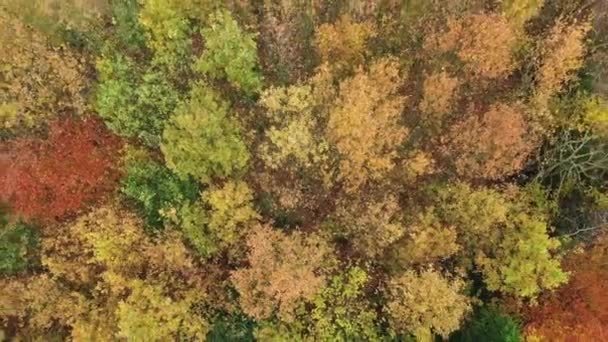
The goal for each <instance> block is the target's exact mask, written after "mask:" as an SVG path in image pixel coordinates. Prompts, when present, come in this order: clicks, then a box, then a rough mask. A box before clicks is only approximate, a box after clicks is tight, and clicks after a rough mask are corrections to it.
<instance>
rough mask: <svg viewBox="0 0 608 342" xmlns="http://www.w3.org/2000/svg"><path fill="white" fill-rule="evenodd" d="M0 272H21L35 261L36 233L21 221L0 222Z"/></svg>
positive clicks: (36, 248) (37, 240)
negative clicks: (11, 222) (12, 222)
mask: <svg viewBox="0 0 608 342" xmlns="http://www.w3.org/2000/svg"><path fill="white" fill-rule="evenodd" d="M0 224H1V225H0V274H3V275H13V274H16V273H19V272H23V271H25V270H27V269H28V267H30V266H32V265H33V264H35V263H36V262H37V261H36V260H37V250H38V244H39V239H38V233H37V231H36V230H35V229H33V228H32V227H29V226H27V225H25V224H22V223H16V224H9V223H8V222H6V220H5V219H3V222H1V223H0Z"/></svg>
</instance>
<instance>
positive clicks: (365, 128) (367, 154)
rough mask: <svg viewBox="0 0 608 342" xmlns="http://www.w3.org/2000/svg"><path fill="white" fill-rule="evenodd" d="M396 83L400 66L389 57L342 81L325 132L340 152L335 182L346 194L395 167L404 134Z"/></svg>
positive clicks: (399, 96) (405, 131)
mask: <svg viewBox="0 0 608 342" xmlns="http://www.w3.org/2000/svg"><path fill="white" fill-rule="evenodd" d="M399 84H400V82H399V68H398V65H397V63H396V62H395V61H394V60H392V59H380V60H378V61H376V62H374V63H373V64H372V65H371V66H370V68H369V70H363V69H359V70H358V71H357V73H356V75H355V76H353V77H352V78H349V79H346V80H344V81H342V82H341V83H340V87H339V94H340V96H339V97H338V99H337V101H336V103H335V105H334V106H333V108H332V109H331V110H330V112H329V119H328V123H327V131H326V134H327V138H328V140H329V141H330V143H331V144H332V145H333V146H335V148H336V149H337V151H338V153H339V159H340V162H339V167H340V171H339V177H338V178H339V180H341V181H342V182H343V183H344V185H345V188H346V190H347V191H348V192H351V193H352V192H355V191H356V190H357V189H359V187H361V186H362V185H364V184H365V183H366V182H367V181H368V180H374V179H379V178H381V177H382V176H383V175H385V174H386V173H387V172H388V171H390V170H391V169H392V168H393V166H394V162H393V159H394V158H395V157H396V156H397V148H398V146H399V145H400V144H401V143H402V142H403V141H404V139H405V137H406V136H407V129H406V128H405V127H403V126H402V125H401V124H400V122H399V119H400V115H401V112H402V111H403V106H404V102H405V98H404V97H403V96H402V95H400V94H399V93H398V91H397V90H398V88H399Z"/></svg>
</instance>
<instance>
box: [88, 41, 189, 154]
mask: <svg viewBox="0 0 608 342" xmlns="http://www.w3.org/2000/svg"><path fill="white" fill-rule="evenodd" d="M96 66H97V71H98V74H99V75H98V78H99V84H98V87H97V93H96V98H95V109H96V110H97V112H98V113H99V115H100V116H101V117H102V118H103V119H104V120H105V122H106V124H107V125H108V127H109V128H110V129H111V130H112V131H113V132H115V133H116V134H118V135H121V136H124V137H138V138H140V139H142V141H143V142H145V143H146V144H149V145H157V144H158V143H159V140H160V134H161V133H162V130H163V127H164V125H165V121H166V120H167V119H168V117H169V115H170V113H171V112H172V111H173V109H174V108H175V106H176V105H177V102H178V94H177V93H176V90H175V89H174V88H173V86H172V85H171V84H170V83H168V82H167V79H166V78H165V77H164V75H163V74H162V73H161V72H160V71H158V70H154V69H148V70H147V71H144V72H143V73H141V74H140V70H139V68H138V66H137V65H136V64H135V63H134V62H133V61H132V60H131V59H130V58H129V57H127V56H124V55H121V54H119V53H116V54H113V55H110V56H104V57H102V58H101V59H99V60H98V61H97V65H96Z"/></svg>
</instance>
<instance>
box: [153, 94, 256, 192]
mask: <svg viewBox="0 0 608 342" xmlns="http://www.w3.org/2000/svg"><path fill="white" fill-rule="evenodd" d="M161 150H162V151H163V154H164V155H165V161H166V163H167V166H168V167H169V168H170V169H172V170H173V171H174V172H175V173H176V174H177V175H179V176H180V177H182V178H186V177H188V176H192V177H194V178H196V179H198V180H200V181H201V182H203V183H209V182H210V181H211V179H213V178H215V177H218V178H223V177H228V176H232V175H236V174H238V173H240V172H241V171H242V170H243V169H244V168H245V166H246V165H247V161H248V160H249V152H248V151H247V147H246V146H245V143H244V142H243V141H242V139H241V136H240V131H239V126H238V124H237V122H236V121H235V120H234V119H233V118H231V117H230V116H229V115H228V105H227V104H226V103H225V102H223V101H222V100H221V99H220V98H219V96H218V94H216V93H215V92H214V91H213V90H212V89H210V88H209V87H208V86H206V85H204V84H198V85H196V86H195V87H194V88H193V89H192V92H191V93H190V99H189V100H186V101H184V102H182V103H181V104H180V105H179V107H178V108H177V109H176V110H175V113H173V115H172V117H171V119H170V121H169V123H168V125H167V127H166V128H165V130H164V132H163V142H162V144H161Z"/></svg>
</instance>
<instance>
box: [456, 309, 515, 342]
mask: <svg viewBox="0 0 608 342" xmlns="http://www.w3.org/2000/svg"><path fill="white" fill-rule="evenodd" d="M522 340H523V338H522V334H521V326H520V324H519V322H518V321H517V320H515V319H514V318H513V317H511V316H509V315H507V314H505V313H503V312H501V311H500V310H499V309H498V308H497V307H494V306H483V307H482V308H480V309H479V310H477V311H476V312H475V314H474V315H473V317H471V318H470V320H469V322H468V323H467V324H466V325H465V326H464V327H463V328H462V330H460V331H458V332H457V333H455V334H454V335H452V336H450V341H461V342H476V341H487V342H519V341H522Z"/></svg>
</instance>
